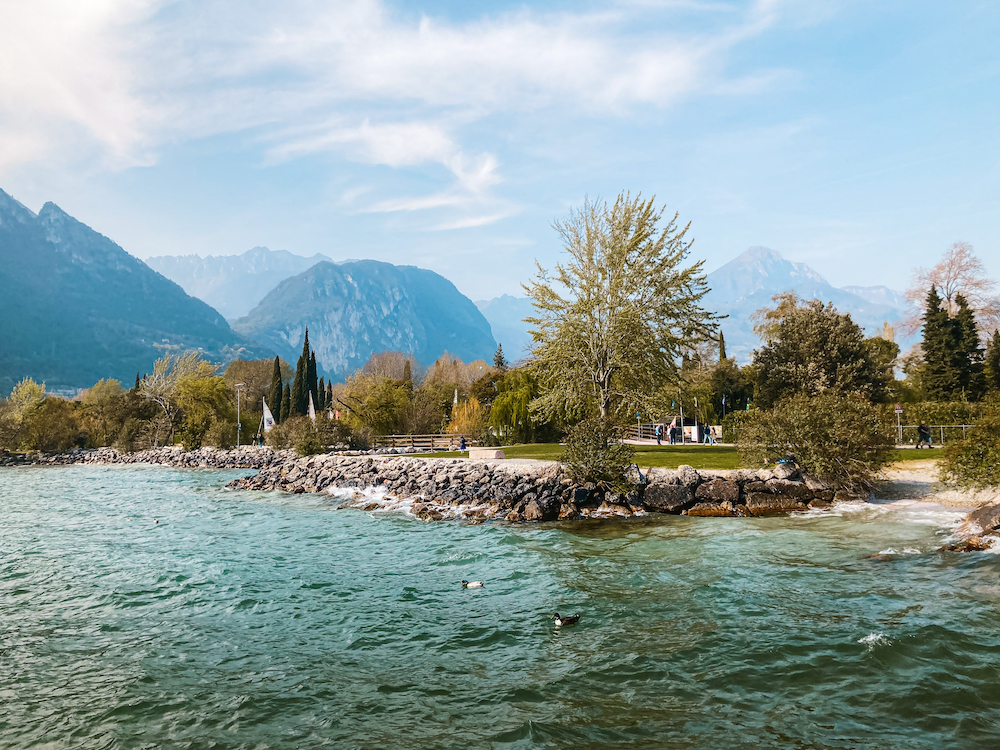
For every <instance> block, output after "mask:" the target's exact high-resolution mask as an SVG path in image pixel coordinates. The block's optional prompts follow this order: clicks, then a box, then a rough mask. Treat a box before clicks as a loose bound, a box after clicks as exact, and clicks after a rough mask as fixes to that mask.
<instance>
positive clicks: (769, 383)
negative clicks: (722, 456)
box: [753, 292, 892, 408]
mask: <svg viewBox="0 0 1000 750" xmlns="http://www.w3.org/2000/svg"><path fill="white" fill-rule="evenodd" d="M774 301H775V302H776V303H777V304H776V306H775V307H774V308H773V309H769V308H765V309H764V310H760V311H758V313H757V315H756V319H757V321H758V324H757V325H756V326H755V328H754V330H755V331H756V332H757V333H758V334H759V335H760V336H761V338H762V339H763V340H764V342H765V344H764V346H763V347H761V348H760V349H758V350H757V351H756V352H754V360H753V364H754V367H755V369H756V371H757V373H758V376H757V405H758V406H761V407H764V408H769V407H771V406H773V405H774V404H776V403H777V402H779V401H780V400H782V399H784V398H787V397H789V396H793V395H798V394H803V395H806V396H818V395H820V394H823V393H826V392H835V393H836V392H839V393H855V394H858V395H860V396H862V397H863V398H865V399H867V400H869V401H881V400H882V399H884V398H885V396H886V395H887V389H888V386H889V382H890V381H891V379H892V367H891V362H888V363H887V362H886V361H885V356H884V354H883V353H882V352H881V351H880V349H879V348H877V347H872V346H870V345H868V344H867V343H866V341H865V336H864V333H863V332H862V330H861V328H860V327H859V326H858V324H857V323H855V322H854V321H853V320H851V316H850V315H841V314H840V313H838V312H837V310H836V309H835V308H834V307H833V305H832V304H828V305H825V306H824V305H823V303H822V302H820V301H819V300H810V301H808V302H802V301H800V300H799V299H798V297H797V296H796V295H795V294H794V293H792V292H786V293H784V294H780V295H776V296H775V297H774Z"/></svg>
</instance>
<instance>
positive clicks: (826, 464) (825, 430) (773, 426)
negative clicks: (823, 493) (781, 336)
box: [736, 394, 895, 494]
mask: <svg viewBox="0 0 1000 750" xmlns="http://www.w3.org/2000/svg"><path fill="white" fill-rule="evenodd" d="M748 414H750V417H749V418H748V420H747V422H746V424H745V425H744V426H743V428H742V429H741V430H740V433H739V441H738V442H737V445H736V447H737V450H739V453H740V460H741V463H742V464H743V465H744V466H749V467H752V468H759V467H762V466H769V465H771V464H773V463H775V462H776V461H778V460H780V459H783V458H786V457H788V456H794V458H795V461H796V462H797V463H798V465H799V466H801V467H802V468H803V469H804V470H805V471H806V472H808V473H809V474H811V475H812V476H814V477H816V478H818V479H820V480H822V481H823V482H825V483H826V484H827V485H829V486H831V487H833V488H835V489H839V488H844V489H846V490H848V491H850V492H853V493H855V494H861V493H863V492H867V491H869V490H870V489H871V488H872V485H873V483H874V480H875V477H876V475H877V474H878V472H879V471H881V470H882V468H883V467H884V466H885V465H886V464H888V463H890V462H891V461H892V459H893V450H894V448H895V442H894V439H893V429H894V425H892V424H891V423H890V422H889V421H888V420H887V419H886V418H885V416H884V415H883V411H882V410H881V409H879V408H878V407H877V406H873V405H872V404H870V403H868V402H867V401H865V400H864V399H862V398H860V397H858V396H841V395H834V394H830V395H822V396H815V397H809V396H803V395H800V396H793V397H792V398H790V399H787V400H785V401H782V402H781V403H779V404H778V405H777V406H775V407H774V408H773V409H771V410H768V411H764V410H753V411H750V412H748Z"/></svg>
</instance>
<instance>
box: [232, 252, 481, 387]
mask: <svg viewBox="0 0 1000 750" xmlns="http://www.w3.org/2000/svg"><path fill="white" fill-rule="evenodd" d="M306 327H308V328H309V343H310V345H311V346H312V348H313V349H314V350H315V352H316V362H317V364H318V366H319V368H320V369H321V370H323V371H325V372H326V374H327V375H328V376H330V377H331V378H333V379H335V380H337V379H343V378H345V377H346V376H347V375H349V374H350V373H351V372H353V371H354V370H356V369H358V368H359V367H361V366H362V365H364V364H365V362H367V361H368V358H369V357H370V356H371V355H372V353H374V352H382V351H389V350H394V351H400V352H404V353H408V354H413V355H414V356H415V357H416V359H417V360H418V361H419V362H421V363H423V364H425V365H429V364H431V363H432V362H433V361H434V360H435V359H437V358H438V357H439V356H440V355H441V354H442V353H444V352H445V351H447V352H449V353H451V354H452V355H454V356H456V357H459V358H461V359H463V360H464V361H466V362H471V361H473V360H476V359H485V360H487V361H491V360H492V357H493V353H494V351H495V350H496V342H495V341H494V339H493V335H492V333H491V331H490V324H489V323H488V322H487V321H486V319H485V318H484V317H483V315H482V313H480V312H479V310H478V309H477V308H476V306H475V304H473V302H472V301H471V300H470V299H469V298H468V297H466V296H464V295H463V294H462V293H461V292H459V291H458V289H456V288H455V285H454V284H452V283H451V282H450V281H448V280H447V279H446V278H444V277H443V276H440V275H438V274H436V273H434V272H433V271H427V270H424V269H422V268H416V267H415V266H394V265H392V264H391V263H381V262H379V261H374V260H361V261H348V262H344V263H340V264H333V263H329V262H325V261H324V262H320V263H317V264H315V265H313V266H312V267H311V268H309V269H308V270H306V271H305V272H303V273H300V274H298V275H296V276H292V277H291V278H288V279H285V280H284V281H282V282H281V283H280V284H278V285H277V286H276V287H275V288H274V289H273V290H272V291H271V292H269V293H268V294H267V295H266V296H265V297H264V299H262V300H261V302H260V304H259V305H257V306H256V307H255V308H254V309H253V310H251V311H250V313H249V314H248V315H246V316H245V317H243V318H240V319H238V320H236V321H234V322H233V329H234V330H236V331H237V332H239V333H242V334H243V335H245V336H247V337H248V338H252V339H254V340H256V341H258V342H260V343H261V344H263V345H265V346H268V347H270V348H272V349H273V350H274V351H276V352H277V353H278V354H280V355H281V356H283V357H284V358H285V359H286V360H288V361H289V362H294V361H295V360H296V358H297V357H298V356H299V354H300V353H301V351H302V341H303V338H304V336H305V329H306Z"/></svg>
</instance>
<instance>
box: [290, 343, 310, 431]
mask: <svg viewBox="0 0 1000 750" xmlns="http://www.w3.org/2000/svg"><path fill="white" fill-rule="evenodd" d="M307 369H308V367H307V365H306V363H305V361H304V358H303V357H301V356H300V357H299V361H298V362H297V363H296V364H295V378H294V379H293V380H292V390H291V394H290V397H291V409H292V412H291V413H292V416H293V417H301V416H302V415H303V414H305V413H306V398H307V397H306V370H307Z"/></svg>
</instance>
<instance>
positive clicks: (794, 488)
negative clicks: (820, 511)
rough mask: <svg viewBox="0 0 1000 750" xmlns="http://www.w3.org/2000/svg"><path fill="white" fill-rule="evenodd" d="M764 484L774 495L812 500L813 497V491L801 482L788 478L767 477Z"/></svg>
mask: <svg viewBox="0 0 1000 750" xmlns="http://www.w3.org/2000/svg"><path fill="white" fill-rule="evenodd" d="M779 465H783V464H779ZM765 486H766V487H767V491H768V492H770V493H772V494H774V495H782V496H783V497H794V498H796V499H798V500H812V498H813V491H812V490H811V489H809V488H808V487H807V486H806V485H805V484H803V483H802V482H793V481H791V480H788V479H769V480H768V481H767V482H765Z"/></svg>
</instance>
